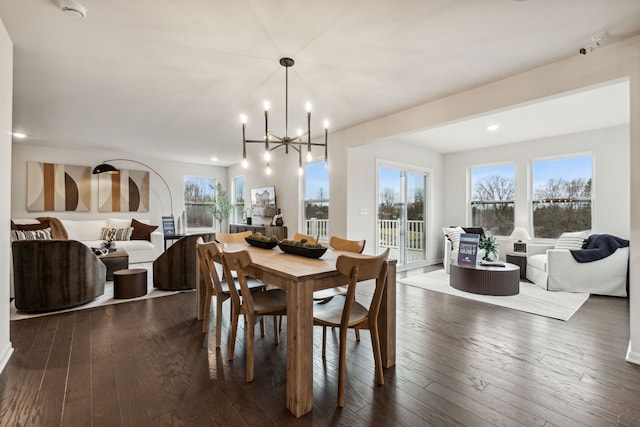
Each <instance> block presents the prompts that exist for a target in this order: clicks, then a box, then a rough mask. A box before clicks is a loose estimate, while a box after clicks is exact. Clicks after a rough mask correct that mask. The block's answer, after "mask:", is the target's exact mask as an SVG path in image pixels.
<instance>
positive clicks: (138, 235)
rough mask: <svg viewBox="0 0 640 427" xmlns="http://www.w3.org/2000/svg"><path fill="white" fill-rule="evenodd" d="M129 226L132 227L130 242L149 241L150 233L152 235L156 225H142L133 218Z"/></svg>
mask: <svg viewBox="0 0 640 427" xmlns="http://www.w3.org/2000/svg"><path fill="white" fill-rule="evenodd" d="M131 226H132V227H133V233H131V240H148V241H151V233H153V232H154V231H155V230H156V228H158V226H157V225H149V224H145V223H142V222H140V221H138V220H136V219H135V218H134V219H132V220H131Z"/></svg>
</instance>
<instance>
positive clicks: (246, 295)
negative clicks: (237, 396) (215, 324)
mask: <svg viewBox="0 0 640 427" xmlns="http://www.w3.org/2000/svg"><path fill="white" fill-rule="evenodd" d="M222 251H223V252H222V253H223V256H222V262H223V266H224V274H225V277H229V278H230V277H233V276H232V274H231V272H232V271H234V272H235V273H236V276H237V280H238V283H239V288H240V291H241V292H242V299H240V293H239V292H238V290H237V289H236V287H235V286H229V289H230V291H231V292H230V294H231V302H232V306H233V311H232V316H231V336H230V338H229V354H228V355H227V359H228V360H233V356H234V350H235V342H236V333H237V330H238V317H239V316H240V315H241V314H243V315H244V318H245V325H246V329H247V342H246V359H247V367H246V371H247V382H251V381H253V349H254V330H255V325H256V321H257V320H260V321H261V329H260V332H261V336H264V319H263V317H262V316H266V315H273V330H274V333H275V343H276V345H277V344H278V322H277V319H276V317H277V316H284V315H286V314H287V293H286V292H285V291H283V290H281V289H269V290H265V291H264V292H255V293H252V292H250V291H249V288H248V285H247V277H246V275H245V273H244V269H245V268H246V267H247V266H248V265H249V264H251V262H252V261H251V255H250V254H249V252H248V251H247V250H246V249H243V250H235V251H232V250H227V248H226V247H223V249H222ZM230 280H233V281H234V282H235V280H234V279H230Z"/></svg>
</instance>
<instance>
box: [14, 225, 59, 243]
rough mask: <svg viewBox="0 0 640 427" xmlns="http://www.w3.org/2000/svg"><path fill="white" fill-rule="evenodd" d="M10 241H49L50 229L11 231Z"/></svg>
mask: <svg viewBox="0 0 640 427" xmlns="http://www.w3.org/2000/svg"><path fill="white" fill-rule="evenodd" d="M11 240H51V229H50V228H45V229H42V230H12V231H11Z"/></svg>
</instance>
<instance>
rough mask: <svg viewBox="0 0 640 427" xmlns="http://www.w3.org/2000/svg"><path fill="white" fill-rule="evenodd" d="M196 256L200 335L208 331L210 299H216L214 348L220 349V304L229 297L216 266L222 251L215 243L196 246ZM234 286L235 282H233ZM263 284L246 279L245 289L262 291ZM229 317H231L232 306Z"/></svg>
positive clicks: (229, 294)
mask: <svg viewBox="0 0 640 427" xmlns="http://www.w3.org/2000/svg"><path fill="white" fill-rule="evenodd" d="M197 255H198V265H199V268H200V270H199V273H200V277H201V278H202V279H201V280H200V281H198V285H199V286H201V287H200V288H199V293H200V295H202V294H204V295H203V296H201V297H200V298H202V300H203V302H204V305H203V308H202V333H203V334H204V333H206V332H207V331H208V329H209V312H210V311H211V298H212V297H213V296H214V295H215V297H216V347H220V341H221V336H222V303H223V302H225V301H226V300H227V299H229V298H230V297H231V293H230V291H229V284H228V282H227V281H226V280H221V279H220V275H219V274H218V269H217V268H216V265H222V251H221V250H220V246H219V244H218V243H216V242H208V243H203V242H201V243H199V244H197ZM233 283H234V284H235V282H233ZM265 286H266V285H265V284H264V283H263V282H259V281H258V280H254V279H248V280H247V287H248V288H249V291H250V292H256V291H262V290H264V288H265ZM230 308H231V315H233V306H231V307H230Z"/></svg>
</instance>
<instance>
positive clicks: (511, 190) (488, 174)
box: [468, 165, 515, 236]
mask: <svg viewBox="0 0 640 427" xmlns="http://www.w3.org/2000/svg"><path fill="white" fill-rule="evenodd" d="M514 180H515V167H514V166H513V165H500V166H491V167H483V168H473V169H471V224H468V225H473V226H479V227H484V228H486V229H487V230H488V231H489V232H490V233H491V234H492V235H494V236H508V235H510V234H511V232H512V231H513V219H514V197H515V187H514Z"/></svg>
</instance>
